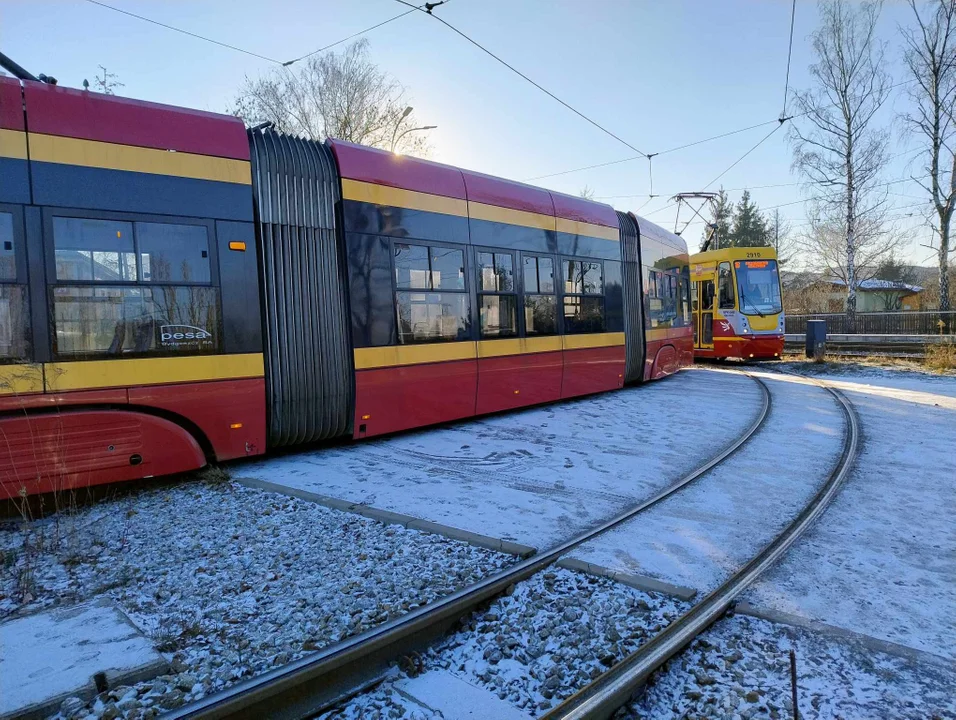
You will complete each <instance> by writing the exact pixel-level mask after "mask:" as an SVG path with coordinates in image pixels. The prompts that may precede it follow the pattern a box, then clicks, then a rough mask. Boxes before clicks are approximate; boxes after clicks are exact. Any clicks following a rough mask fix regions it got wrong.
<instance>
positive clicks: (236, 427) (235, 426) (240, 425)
mask: <svg viewBox="0 0 956 720" xmlns="http://www.w3.org/2000/svg"><path fill="white" fill-rule="evenodd" d="M241 427H242V423H233V424H232V425H230V426H229V429H230V430H238V429H239V428H241Z"/></svg>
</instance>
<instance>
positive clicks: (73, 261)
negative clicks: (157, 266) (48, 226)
mask: <svg viewBox="0 0 956 720" xmlns="http://www.w3.org/2000/svg"><path fill="white" fill-rule="evenodd" d="M53 246H54V250H55V257H56V279H57V280H66V281H71V280H72V281H76V280H80V281H83V280H86V281H94V282H135V281H136V253H135V252H134V249H133V225H132V223H128V222H121V221H119V220H92V219H90V218H65V217H55V218H53Z"/></svg>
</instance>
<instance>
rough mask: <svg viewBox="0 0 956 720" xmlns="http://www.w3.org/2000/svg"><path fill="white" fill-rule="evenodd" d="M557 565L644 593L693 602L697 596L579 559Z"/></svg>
mask: <svg viewBox="0 0 956 720" xmlns="http://www.w3.org/2000/svg"><path fill="white" fill-rule="evenodd" d="M557 564H558V566H559V567H563V568H565V569H566V570H577V571H578V572H583V573H587V574H589V575H596V576H598V577H606V578H609V579H611V580H614V581H615V582H619V583H621V584H622V585H627V586H629V587H632V588H635V589H637V590H643V591H644V592H654V593H660V594H662V595H670V596H671V597H676V598H678V599H679V600H685V601H690V600H693V599H694V598H695V597H696V596H697V591H696V590H695V589H694V588H689V587H684V586H682V585H672V584H671V583H668V582H664V581H663V580H658V579H657V578H652V577H648V576H646V575H633V574H631V573H622V572H619V571H617V570H611V569H610V568H606V567H604V566H603V565H595V564H594V563H589V562H586V561H584V560H578V559H577V558H573V557H570V558H561V559H560V560H558V562H557Z"/></svg>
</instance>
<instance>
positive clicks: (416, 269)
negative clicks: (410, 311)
mask: <svg viewBox="0 0 956 720" xmlns="http://www.w3.org/2000/svg"><path fill="white" fill-rule="evenodd" d="M395 285H396V287H399V288H411V289H415V290H431V289H432V284H431V273H430V271H429V267H428V248H427V247H424V246H422V245H405V244H403V243H395Z"/></svg>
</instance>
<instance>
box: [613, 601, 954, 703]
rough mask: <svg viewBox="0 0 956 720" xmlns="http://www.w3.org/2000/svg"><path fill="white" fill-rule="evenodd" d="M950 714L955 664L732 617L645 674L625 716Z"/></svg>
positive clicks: (725, 619)
mask: <svg viewBox="0 0 956 720" xmlns="http://www.w3.org/2000/svg"><path fill="white" fill-rule="evenodd" d="M791 649H793V650H794V652H795V654H796V659H797V707H798V709H799V711H800V717H801V718H806V719H807V720H816V719H817V718H820V719H821V720H823V719H826V720H830V719H831V718H842V720H873V719H874V718H900V719H902V718H907V719H911V720H929V719H930V718H948V719H950V720H952V719H953V718H956V700H954V698H956V670H952V669H949V670H946V669H942V668H939V667H936V666H933V665H926V664H914V663H913V662H911V661H908V660H904V659H902V658H899V657H897V656H893V655H886V654H883V653H875V652H872V651H871V650H868V649H866V648H863V647H860V646H859V645H857V644H855V643H853V642H852V641H848V640H844V639H835V638H833V637H830V636H826V635H819V634H816V633H813V632H810V631H807V630H803V629H798V628H794V627H792V626H789V625H779V624H776V623H770V622H767V621H765V620H758V619H756V618H748V617H744V616H741V615H737V616H735V617H726V618H724V619H722V620H720V621H718V622H717V624H716V625H714V627H712V628H711V629H710V630H709V631H708V632H706V633H705V634H704V635H702V636H700V637H699V638H697V640H695V641H694V642H693V643H692V644H691V646H690V647H689V648H688V649H687V650H685V651H684V652H683V653H682V654H681V655H679V656H678V657H677V658H675V659H674V660H672V661H671V662H670V663H668V665H667V666H666V669H665V670H664V671H662V672H660V673H658V675H656V676H655V678H654V679H653V680H652V682H651V683H650V684H649V685H648V687H647V690H646V692H645V694H644V695H643V697H641V698H640V699H639V700H638V701H637V702H635V703H634V704H632V705H631V706H630V707H629V708H628V710H627V712H623V713H621V715H620V716H619V717H625V718H629V719H630V718H646V719H649V718H704V717H707V718H709V717H715V718H726V719H727V720H747V719H748V718H768V717H769V718H782V719H785V720H789V718H792V717H793V711H792V701H791V699H790V698H791V685H790V656H789V653H790V650H791Z"/></svg>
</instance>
